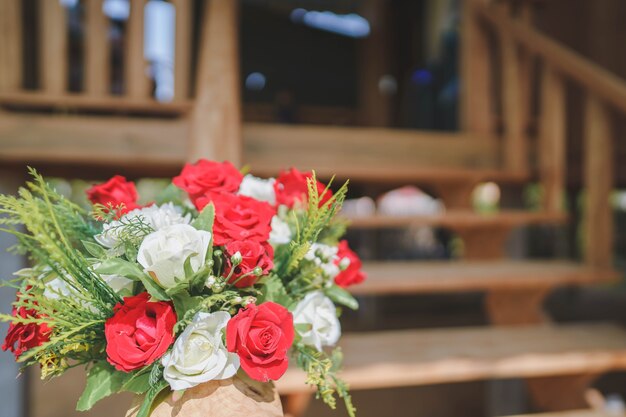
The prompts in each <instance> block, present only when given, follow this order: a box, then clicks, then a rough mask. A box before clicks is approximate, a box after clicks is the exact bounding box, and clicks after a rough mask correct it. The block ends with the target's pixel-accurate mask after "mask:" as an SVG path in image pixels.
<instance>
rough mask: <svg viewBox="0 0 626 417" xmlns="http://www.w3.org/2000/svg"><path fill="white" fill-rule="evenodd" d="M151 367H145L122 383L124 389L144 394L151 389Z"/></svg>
mask: <svg viewBox="0 0 626 417" xmlns="http://www.w3.org/2000/svg"><path fill="white" fill-rule="evenodd" d="M148 369H149V368H144V369H142V370H141V371H139V372H137V373H136V374H134V375H133V376H132V377H131V378H130V379H128V380H127V381H126V382H125V383H124V385H122V388H121V390H122V391H129V392H133V393H135V394H144V393H145V392H147V391H148V390H149V389H150V372H148Z"/></svg>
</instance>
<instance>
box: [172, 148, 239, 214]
mask: <svg viewBox="0 0 626 417" xmlns="http://www.w3.org/2000/svg"><path fill="white" fill-rule="evenodd" d="M242 180H243V175H241V173H240V172H239V171H238V170H237V168H235V166H234V165H233V164H231V163H230V162H228V161H225V162H215V161H207V160H206V159H200V160H199V161H198V162H196V163H195V164H185V166H184V167H183V170H182V171H181V173H180V175H178V176H177V177H174V179H173V180H172V182H173V183H174V185H176V186H177V187H178V188H182V189H183V190H185V191H187V194H189V198H190V199H191V201H192V202H193V203H194V204H195V203H196V200H197V199H198V198H199V197H202V196H204V195H206V194H213V193H235V192H236V191H237V190H238V189H239V185H240V184H241V181H242Z"/></svg>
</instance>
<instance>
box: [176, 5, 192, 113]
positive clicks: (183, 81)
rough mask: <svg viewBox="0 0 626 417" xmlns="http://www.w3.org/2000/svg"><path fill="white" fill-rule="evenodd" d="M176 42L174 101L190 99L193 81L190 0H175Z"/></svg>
mask: <svg viewBox="0 0 626 417" xmlns="http://www.w3.org/2000/svg"><path fill="white" fill-rule="evenodd" d="M173 4H174V7H175V8H176V40H175V47H174V53H175V57H174V99H175V100H178V101H180V100H187V99H189V90H190V88H189V87H190V81H191V71H190V69H191V35H192V28H193V26H192V23H193V21H192V19H191V18H192V10H191V9H192V5H191V2H190V0H174V1H173Z"/></svg>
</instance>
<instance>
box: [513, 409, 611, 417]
mask: <svg viewBox="0 0 626 417" xmlns="http://www.w3.org/2000/svg"><path fill="white" fill-rule="evenodd" d="M611 416H613V417H619V416H621V414H619V413H618V414H617V415H615V414H613V413H609V412H606V411H602V410H572V411H557V412H554V413H534V414H523V415H522V414H519V415H516V416H507V417H611Z"/></svg>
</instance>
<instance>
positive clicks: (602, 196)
mask: <svg viewBox="0 0 626 417" xmlns="http://www.w3.org/2000/svg"><path fill="white" fill-rule="evenodd" d="M584 140H585V142H584V144H585V148H584V155H585V161H584V169H585V174H584V178H585V194H586V198H585V209H584V235H585V261H586V262H587V263H589V264H591V265H594V266H607V267H608V266H611V264H612V259H613V210H612V208H611V202H610V197H611V191H612V189H613V137H612V132H611V120H610V115H609V112H608V109H607V108H606V106H605V104H604V103H603V102H601V101H600V99H599V98H598V97H596V96H594V95H589V96H588V97H587V102H586V107H585V136H584Z"/></svg>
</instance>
